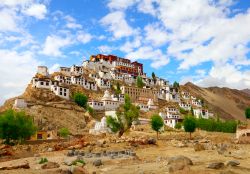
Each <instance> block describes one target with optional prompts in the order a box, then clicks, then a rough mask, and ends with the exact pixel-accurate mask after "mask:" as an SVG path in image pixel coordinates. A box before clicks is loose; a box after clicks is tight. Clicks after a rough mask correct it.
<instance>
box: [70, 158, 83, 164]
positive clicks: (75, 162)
mask: <svg viewBox="0 0 250 174" xmlns="http://www.w3.org/2000/svg"><path fill="white" fill-rule="evenodd" d="M77 163H82V164H83V165H85V164H86V163H85V161H83V160H81V159H77V160H75V161H74V162H73V163H72V165H76V164H77Z"/></svg>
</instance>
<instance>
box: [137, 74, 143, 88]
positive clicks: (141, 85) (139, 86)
mask: <svg viewBox="0 0 250 174" xmlns="http://www.w3.org/2000/svg"><path fill="white" fill-rule="evenodd" d="M136 86H137V87H138V88H142V87H143V86H144V83H143V81H142V78H141V77H140V76H137V79H136Z"/></svg>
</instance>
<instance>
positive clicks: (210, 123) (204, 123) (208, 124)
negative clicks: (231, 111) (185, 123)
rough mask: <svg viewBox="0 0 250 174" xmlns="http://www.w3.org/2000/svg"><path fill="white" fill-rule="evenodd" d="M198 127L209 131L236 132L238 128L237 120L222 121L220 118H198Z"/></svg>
mask: <svg viewBox="0 0 250 174" xmlns="http://www.w3.org/2000/svg"><path fill="white" fill-rule="evenodd" d="M196 125H197V128H200V129H201V130H205V131H209V132H225V133H235V132H236V129H237V121H234V120H227V121H223V122H222V121H221V120H220V119H204V118H199V119H196Z"/></svg>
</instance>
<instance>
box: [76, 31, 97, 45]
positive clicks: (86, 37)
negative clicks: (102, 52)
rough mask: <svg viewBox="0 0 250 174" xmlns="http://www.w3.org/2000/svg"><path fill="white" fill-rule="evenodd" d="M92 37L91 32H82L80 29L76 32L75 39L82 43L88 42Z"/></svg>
mask: <svg viewBox="0 0 250 174" xmlns="http://www.w3.org/2000/svg"><path fill="white" fill-rule="evenodd" d="M92 38H93V36H92V35H91V34H89V33H86V32H83V31H80V32H79V33H78V34H77V40H78V41H79V42H81V43H83V44H86V43H88V42H90V41H91V39H92Z"/></svg>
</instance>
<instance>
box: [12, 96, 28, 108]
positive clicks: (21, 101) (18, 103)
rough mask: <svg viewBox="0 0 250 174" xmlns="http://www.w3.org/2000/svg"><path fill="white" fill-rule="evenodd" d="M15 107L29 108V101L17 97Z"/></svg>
mask: <svg viewBox="0 0 250 174" xmlns="http://www.w3.org/2000/svg"><path fill="white" fill-rule="evenodd" d="M13 108H15V109H23V108H27V103H26V102H25V100H24V99H21V98H17V99H16V100H15V102H14V105H13Z"/></svg>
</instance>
